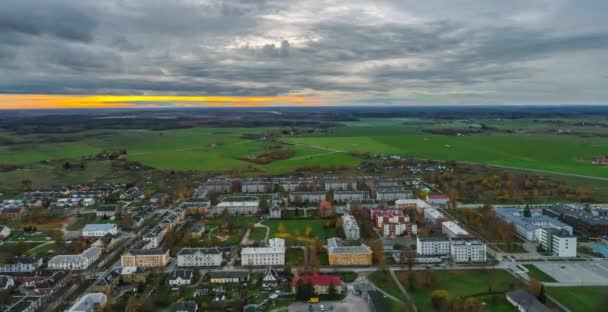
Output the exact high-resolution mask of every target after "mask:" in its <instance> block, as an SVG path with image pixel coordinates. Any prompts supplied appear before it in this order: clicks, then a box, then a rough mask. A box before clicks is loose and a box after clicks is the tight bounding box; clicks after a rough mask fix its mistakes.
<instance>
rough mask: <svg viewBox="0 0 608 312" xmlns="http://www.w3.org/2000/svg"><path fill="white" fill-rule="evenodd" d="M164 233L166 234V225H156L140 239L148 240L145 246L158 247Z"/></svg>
mask: <svg viewBox="0 0 608 312" xmlns="http://www.w3.org/2000/svg"><path fill="white" fill-rule="evenodd" d="M165 234H167V226H163V225H157V226H155V227H154V228H152V229H151V230H150V231H148V233H146V235H144V237H143V238H142V240H144V241H146V242H148V244H147V245H146V248H158V247H159V246H160V243H162V241H163V238H164V237H165Z"/></svg>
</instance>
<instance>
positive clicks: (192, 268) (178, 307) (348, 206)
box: [0, 175, 608, 312]
mask: <svg viewBox="0 0 608 312" xmlns="http://www.w3.org/2000/svg"><path fill="white" fill-rule="evenodd" d="M142 189H143V188H142V187H141V186H137V185H124V184H104V185H78V186H70V187H49V188H43V189H33V190H30V191H27V192H23V193H22V194H21V195H20V196H18V197H15V198H13V199H5V200H2V201H1V202H0V218H1V219H0V221H1V223H0V224H1V225H0V229H1V230H0V237H1V238H2V247H3V248H2V252H3V258H2V259H3V262H2V263H1V265H0V274H1V275H0V289H2V293H3V296H2V298H3V299H2V300H3V301H2V310H3V311H11V312H16V311H28V312H29V311H38V310H40V311H54V310H67V311H97V310H103V309H105V310H108V311H123V310H124V311H140V310H141V311H158V310H168V311H169V310H170V311H193V312H194V311H208V310H209V311H215V310H229V311H281V310H282V309H285V310H289V311H326V310H334V309H336V310H341V311H418V310H419V311H426V310H432V309H438V308H440V307H442V306H443V307H447V306H453V307H456V306H458V305H461V306H464V305H466V306H467V307H473V308H471V309H470V310H466V311H486V310H487V311H494V308H500V307H503V306H513V307H515V308H516V309H518V310H519V311H554V309H563V305H562V304H561V303H560V302H559V300H560V299H561V298H559V297H558V296H552V295H551V292H549V291H548V290H547V289H545V287H547V288H549V287H551V286H564V285H566V286H567V285H570V286H573V285H595V286H598V285H608V263H606V262H605V261H603V260H602V259H603V258H604V257H607V256H608V247H606V246H608V245H607V243H608V242H607V241H606V239H605V238H604V237H606V235H608V206H606V205H590V204H579V203H555V204H534V205H532V204H530V205H487V204H486V205H470V204H461V203H458V202H456V201H455V200H454V199H452V198H450V197H449V196H448V195H446V194H443V193H441V192H440V191H438V190H437V189H436V187H435V186H433V185H431V184H429V183H426V182H424V181H422V180H420V179H414V178H412V179H407V178H394V177H387V176H332V175H324V176H273V177H255V178H233V177H222V176H218V177H213V178H210V179H208V180H207V181H205V182H202V183H201V184H200V185H199V186H198V187H196V188H194V189H192V190H176V189H175V190H172V191H170V192H160V191H159V192H154V193H151V192H144V191H143V190H142ZM467 279H470V280H471V281H470V283H471V284H475V283H478V285H468V283H469V282H467V281H466V280H467ZM456 281H460V282H461V283H462V284H460V287H462V288H465V289H466V288H467V287H471V288H475V289H478V290H475V291H478V292H479V293H480V295H478V296H475V297H468V298H466V301H463V302H457V301H456V300H455V299H452V298H454V297H453V296H450V295H449V294H448V291H451V292H457V291H458V290H455V289H453V288H458V287H459V286H458V285H459V284H458V282H456ZM442 283H445V284H442ZM467 285H468V286H467ZM479 288H482V290H479ZM556 288H557V287H556ZM469 295H471V294H469ZM411 302H415V305H414V304H411ZM408 303H410V304H408ZM454 309H455V310H453V311H459V310H457V309H456V308H454Z"/></svg>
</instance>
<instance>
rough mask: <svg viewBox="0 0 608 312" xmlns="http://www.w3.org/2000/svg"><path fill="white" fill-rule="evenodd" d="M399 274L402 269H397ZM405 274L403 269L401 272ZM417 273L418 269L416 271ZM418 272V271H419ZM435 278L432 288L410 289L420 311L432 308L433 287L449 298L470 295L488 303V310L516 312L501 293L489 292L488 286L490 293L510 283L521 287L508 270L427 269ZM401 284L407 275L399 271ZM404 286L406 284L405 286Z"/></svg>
mask: <svg viewBox="0 0 608 312" xmlns="http://www.w3.org/2000/svg"><path fill="white" fill-rule="evenodd" d="M400 273H401V272H400ZM404 273H405V272H404ZM418 273H420V272H418ZM418 273H417V274H418ZM428 273H430V274H431V275H432V279H433V280H434V281H435V282H434V284H435V287H431V288H415V289H414V291H412V292H411V294H412V296H413V298H414V302H415V304H416V306H417V307H418V309H419V310H420V311H431V310H432V307H431V293H432V292H433V290H435V289H447V290H448V291H449V293H450V296H451V298H454V297H463V298H466V297H470V296H473V297H475V299H477V300H478V301H479V302H483V303H485V304H486V305H487V307H488V311H492V312H494V311H498V312H502V311H504V312H507V311H516V309H515V308H514V307H513V306H512V305H511V304H509V303H508V302H507V300H506V299H505V298H504V295H502V294H498V295H494V296H492V295H488V294H487V293H488V290H489V289H490V287H491V288H492V291H493V292H505V291H509V289H510V287H511V285H513V286H515V287H521V286H522V285H521V282H519V281H517V280H516V279H515V278H514V277H513V276H511V275H510V274H509V273H508V272H506V271H503V270H483V271H482V270H460V271H429V272H428ZM398 276H399V278H400V281H401V283H402V284H403V285H404V286H406V284H407V280H403V278H402V277H403V276H405V277H407V273H406V274H398ZM406 289H407V287H406Z"/></svg>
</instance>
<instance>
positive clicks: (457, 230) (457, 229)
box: [441, 221, 469, 238]
mask: <svg viewBox="0 0 608 312" xmlns="http://www.w3.org/2000/svg"><path fill="white" fill-rule="evenodd" d="M441 232H442V233H443V234H445V235H447V236H448V237H449V238H454V237H462V236H468V235H469V232H467V231H465V229H463V228H462V227H461V226H460V225H458V224H456V223H455V222H453V221H446V222H443V223H441Z"/></svg>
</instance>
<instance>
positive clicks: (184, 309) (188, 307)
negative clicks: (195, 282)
mask: <svg viewBox="0 0 608 312" xmlns="http://www.w3.org/2000/svg"><path fill="white" fill-rule="evenodd" d="M171 312H198V304H197V303H196V301H182V302H176V303H174V304H172V305H171Z"/></svg>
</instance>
